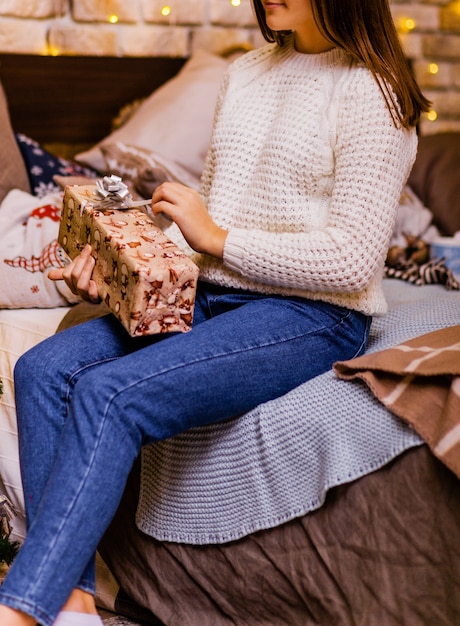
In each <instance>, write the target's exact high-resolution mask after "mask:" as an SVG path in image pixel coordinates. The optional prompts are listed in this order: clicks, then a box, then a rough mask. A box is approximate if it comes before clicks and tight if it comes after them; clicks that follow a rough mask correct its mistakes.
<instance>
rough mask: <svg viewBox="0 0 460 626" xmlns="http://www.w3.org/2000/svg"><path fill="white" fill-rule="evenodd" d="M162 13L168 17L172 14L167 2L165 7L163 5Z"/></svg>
mask: <svg viewBox="0 0 460 626" xmlns="http://www.w3.org/2000/svg"><path fill="white" fill-rule="evenodd" d="M160 13H161V15H163V17H167V16H168V15H170V14H171V7H170V6H169V5H167V4H165V5H164V6H163V7H161V9H160Z"/></svg>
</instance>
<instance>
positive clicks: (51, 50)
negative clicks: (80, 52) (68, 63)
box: [40, 44, 61, 57]
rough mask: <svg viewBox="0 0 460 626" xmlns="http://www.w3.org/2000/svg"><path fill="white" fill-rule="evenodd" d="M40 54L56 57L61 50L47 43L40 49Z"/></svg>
mask: <svg viewBox="0 0 460 626" xmlns="http://www.w3.org/2000/svg"><path fill="white" fill-rule="evenodd" d="M40 54H41V55H42V56H50V57H58V56H59V55H60V54H61V51H60V50H59V48H58V47H57V46H52V45H51V44H47V45H46V48H45V49H44V50H42V52H41V53H40Z"/></svg>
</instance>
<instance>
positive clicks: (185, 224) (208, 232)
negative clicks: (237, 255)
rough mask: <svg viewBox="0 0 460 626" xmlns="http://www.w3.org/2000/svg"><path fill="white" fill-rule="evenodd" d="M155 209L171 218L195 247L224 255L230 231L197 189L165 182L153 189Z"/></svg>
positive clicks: (219, 256)
mask: <svg viewBox="0 0 460 626" xmlns="http://www.w3.org/2000/svg"><path fill="white" fill-rule="evenodd" d="M152 211H153V213H154V215H158V214H159V213H164V214H165V215H167V216H168V217H169V218H170V219H172V220H173V222H175V223H176V224H177V225H178V227H179V228H180V230H181V232H182V234H183V235H184V237H185V239H186V240H187V243H188V244H189V246H191V247H192V248H193V249H194V250H196V251H197V252H205V253H206V254H210V255H212V256H214V257H217V258H219V259H221V258H222V256H223V253H224V243H225V239H226V237H227V231H226V230H224V229H223V228H220V227H219V226H218V225H217V224H216V223H215V222H214V221H213V220H212V218H211V216H210V215H209V213H208V210H207V208H206V206H205V205H204V203H203V201H202V199H201V197H200V194H199V193H198V192H197V191H195V189H191V188H190V187H185V186H184V185H181V184H180V183H173V182H166V183H162V184H161V185H159V186H158V187H157V188H156V189H155V191H154V192H153V196H152Z"/></svg>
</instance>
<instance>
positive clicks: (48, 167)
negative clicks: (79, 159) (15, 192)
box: [16, 133, 97, 198]
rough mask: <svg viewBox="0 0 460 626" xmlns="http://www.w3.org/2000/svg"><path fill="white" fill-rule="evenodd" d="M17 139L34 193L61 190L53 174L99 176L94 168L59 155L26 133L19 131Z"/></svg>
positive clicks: (41, 195) (41, 193)
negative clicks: (49, 150) (52, 152)
mask: <svg viewBox="0 0 460 626" xmlns="http://www.w3.org/2000/svg"><path fill="white" fill-rule="evenodd" d="M16 140H17V142H18V146H19V149H20V151H21V154H22V158H23V160H24V163H25V166H26V171H27V173H28V176H29V182H30V187H31V189H32V193H33V194H34V195H35V196H38V197H39V198H42V197H43V196H45V195H46V194H49V193H52V192H54V191H58V190H59V187H58V186H57V185H56V183H55V182H54V180H53V176H56V175H60V176H85V177H87V178H95V177H96V176H97V172H96V171H95V170H93V169H92V168H89V167H84V166H82V165H80V164H79V163H76V162H75V161H71V160H69V159H63V158H60V157H57V156H55V155H53V154H51V153H50V152H48V151H47V150H45V149H44V148H43V147H42V146H40V144H39V143H37V142H36V141H34V140H33V139H31V138H30V137H27V136H26V135H22V134H20V133H18V134H16Z"/></svg>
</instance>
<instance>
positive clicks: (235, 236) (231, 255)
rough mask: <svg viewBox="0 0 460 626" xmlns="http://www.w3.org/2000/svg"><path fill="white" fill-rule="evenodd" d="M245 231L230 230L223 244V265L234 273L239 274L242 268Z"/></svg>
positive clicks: (245, 245) (245, 240) (245, 246)
mask: <svg viewBox="0 0 460 626" xmlns="http://www.w3.org/2000/svg"><path fill="white" fill-rule="evenodd" d="M246 238H247V231H246V230H243V229H241V228H232V230H230V231H229V233H228V235H227V238H226V239H225V244H224V264H225V265H226V266H227V267H228V268H229V269H231V270H233V271H234V272H238V274H241V272H242V270H243V267H244V253H245V250H246V249H247V239H246Z"/></svg>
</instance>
